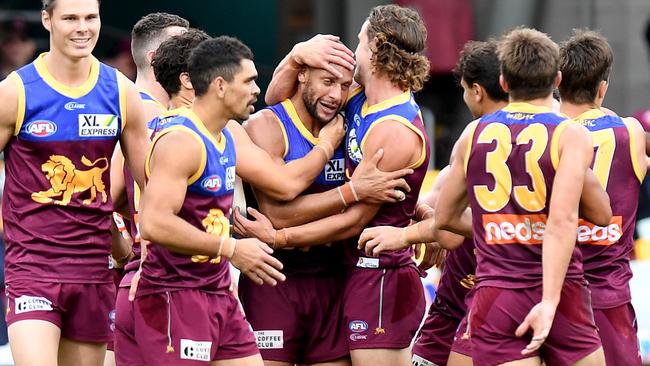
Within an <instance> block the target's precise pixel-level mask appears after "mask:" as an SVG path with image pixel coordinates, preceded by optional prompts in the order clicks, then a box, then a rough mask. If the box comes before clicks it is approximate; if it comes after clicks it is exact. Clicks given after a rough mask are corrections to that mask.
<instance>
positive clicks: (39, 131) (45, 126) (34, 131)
mask: <svg viewBox="0 0 650 366" xmlns="http://www.w3.org/2000/svg"><path fill="white" fill-rule="evenodd" d="M25 132H27V133H28V134H30V135H32V136H36V137H48V136H52V135H54V134H55V133H56V123H54V122H52V121H46V120H40V121H32V122H29V123H28V124H27V125H26V126H25Z"/></svg>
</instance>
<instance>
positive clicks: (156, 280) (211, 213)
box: [137, 108, 235, 296]
mask: <svg viewBox="0 0 650 366" xmlns="http://www.w3.org/2000/svg"><path fill="white" fill-rule="evenodd" d="M169 113H172V114H174V116H173V117H170V119H169V120H168V121H167V123H166V124H165V126H164V127H163V128H162V129H161V130H160V131H159V132H158V133H157V135H156V137H155V138H154V140H153V142H152V145H151V148H150V149H151V150H152V149H154V147H155V146H156V142H157V141H158V139H160V138H161V137H163V136H164V135H165V134H167V133H169V132H171V131H182V132H183V133H188V134H190V135H191V136H193V137H194V138H195V139H196V143H197V144H199V146H202V149H201V150H202V156H201V159H200V161H201V167H200V168H199V169H198V170H197V172H196V173H195V174H194V175H193V176H192V177H190V178H189V179H188V182H187V191H186V193H185V199H184V201H183V205H182V206H181V209H180V211H179V212H178V213H177V215H178V217H180V218H181V219H183V220H185V221H187V222H188V223H189V224H191V225H192V226H194V227H195V228H197V229H199V230H202V231H205V232H207V233H210V234H212V235H217V236H221V237H222V238H223V239H225V238H227V237H228V236H229V234H230V222H229V219H230V215H231V213H232V212H231V211H232V201H233V193H234V190H235V145H234V141H233V139H232V135H231V134H230V132H229V131H228V130H227V129H224V130H223V131H222V133H221V135H220V139H219V140H218V141H217V139H215V138H214V137H213V136H212V134H211V133H210V132H209V131H208V129H207V128H206V127H205V125H204V124H203V122H202V121H201V120H200V119H199V117H198V116H197V115H196V114H195V113H194V112H192V111H191V110H190V109H187V108H180V109H177V110H174V111H170V112H169ZM151 150H150V151H151ZM145 167H146V168H147V169H146V170H147V175H149V169H148V167H149V157H148V158H147V160H146V164H145ZM214 242H215V246H216V245H217V242H218V241H217V240H215V241H214ZM230 282H231V281H230V269H229V267H228V259H227V258H224V257H217V258H210V257H208V256H205V255H194V256H191V255H185V254H180V253H176V252H172V251H171V250H169V249H167V248H166V247H164V246H163V245H160V244H157V243H155V242H152V243H151V244H149V245H148V246H147V254H146V257H145V259H144V261H143V263H142V277H141V279H140V283H139V284H138V291H137V295H138V296H144V295H148V294H152V293H160V292H165V291H175V290H182V289H195V290H201V291H205V292H212V293H215V292H218V291H221V290H227V289H228V288H229V286H230Z"/></svg>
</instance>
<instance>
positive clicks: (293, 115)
mask: <svg viewBox="0 0 650 366" xmlns="http://www.w3.org/2000/svg"><path fill="white" fill-rule="evenodd" d="M282 106H283V107H284V110H285V111H286V112H287V114H288V115H289V118H290V119H291V122H293V124H294V126H296V128H297V129H298V131H300V134H301V135H302V137H304V138H306V139H307V141H309V142H311V143H312V144H314V145H316V144H317V143H318V137H314V135H312V133H311V132H309V130H308V129H307V127H305V124H304V123H302V120H301V119H300V117H299V116H298V112H296V107H294V106H293V103H292V102H291V99H285V100H284V101H283V102H282Z"/></svg>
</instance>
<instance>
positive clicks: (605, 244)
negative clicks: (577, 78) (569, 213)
mask: <svg viewBox="0 0 650 366" xmlns="http://www.w3.org/2000/svg"><path fill="white" fill-rule="evenodd" d="M575 120H576V121H577V122H579V123H581V124H582V125H583V126H585V127H586V128H587V129H588V130H589V131H590V132H591V138H592V141H593V143H594V161H593V163H592V169H593V171H594V173H595V174H596V177H597V178H598V180H599V181H600V183H601V185H602V186H603V188H605V189H606V190H607V194H608V195H609V201H610V204H611V206H612V214H613V217H612V221H611V222H610V224H609V225H608V226H607V227H600V226H596V225H594V224H592V223H589V222H587V221H584V220H581V221H580V224H579V226H578V244H581V245H580V249H582V256H583V266H584V270H585V278H586V279H587V281H589V289H590V290H591V302H592V306H593V307H594V308H595V309H609V308H613V307H616V306H620V305H623V304H625V303H628V302H630V301H631V295H630V286H629V282H630V279H631V278H632V270H631V269H630V253H632V250H633V248H634V226H635V223H636V210H637V206H638V204H639V200H638V197H639V189H640V186H641V182H642V180H643V177H644V176H645V167H641V166H640V164H639V162H638V159H637V157H636V152H635V151H636V150H635V148H636V147H635V145H636V144H638V143H645V142H644V141H636V140H635V138H634V133H633V132H632V131H633V125H632V124H634V123H638V122H637V121H635V120H633V119H627V118H621V117H618V116H609V115H606V114H605V113H603V112H602V111H600V110H598V109H592V110H589V111H587V112H585V113H583V114H581V115H580V116H578V117H576V118H575Z"/></svg>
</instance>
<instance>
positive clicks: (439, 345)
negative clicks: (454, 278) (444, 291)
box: [413, 298, 459, 366]
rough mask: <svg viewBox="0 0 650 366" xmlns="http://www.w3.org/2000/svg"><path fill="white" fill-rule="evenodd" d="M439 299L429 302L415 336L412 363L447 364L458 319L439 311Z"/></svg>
mask: <svg viewBox="0 0 650 366" xmlns="http://www.w3.org/2000/svg"><path fill="white" fill-rule="evenodd" d="M441 301H442V300H441V299H440V298H436V299H435V301H434V303H433V304H431V307H430V308H429V314H428V315H427V319H426V320H425V321H424V324H422V327H421V328H420V332H419V333H418V336H417V338H415V344H414V345H413V365H422V366H431V365H437V366H446V365H447V359H448V358H449V352H450V351H451V344H452V342H453V341H454V335H455V334H456V329H457V328H458V323H459V321H458V319H456V318H453V317H451V316H449V315H446V314H445V313H444V311H441V309H440V306H441V304H440V302H441Z"/></svg>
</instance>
